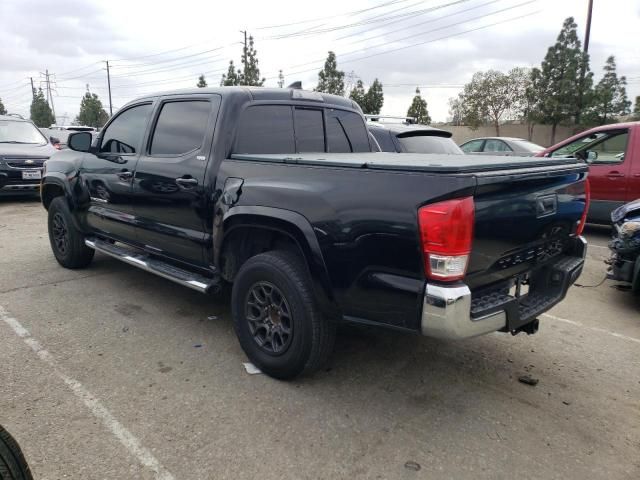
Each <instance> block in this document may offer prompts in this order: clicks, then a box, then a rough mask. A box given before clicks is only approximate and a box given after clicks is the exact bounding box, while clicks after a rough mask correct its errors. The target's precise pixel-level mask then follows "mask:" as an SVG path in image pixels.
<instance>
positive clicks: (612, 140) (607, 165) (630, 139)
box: [538, 122, 640, 225]
mask: <svg viewBox="0 0 640 480" xmlns="http://www.w3.org/2000/svg"><path fill="white" fill-rule="evenodd" d="M538 156H541V157H552V158H558V157H570V156H574V157H577V158H580V159H582V160H584V161H586V162H588V163H589V184H590V187H591V198H592V201H591V206H590V207H589V215H588V217H587V218H588V221H589V222H593V223H600V224H605V225H608V224H611V213H612V212H613V210H615V209H616V208H618V207H620V206H622V205H624V204H625V203H627V202H631V201H633V200H635V199H637V198H640V122H628V123H614V124H611V125H602V126H600V127H596V128H592V129H591V130H587V131H585V132H582V133H579V134H577V135H574V136H573V137H571V138H568V139H566V140H563V141H562V142H560V143H557V144H556V145H553V146H552V147H549V148H546V149H545V150H543V151H542V152H540V153H538Z"/></svg>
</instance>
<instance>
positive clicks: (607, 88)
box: [589, 55, 631, 125]
mask: <svg viewBox="0 0 640 480" xmlns="http://www.w3.org/2000/svg"><path fill="white" fill-rule="evenodd" d="M626 86H627V79H626V78H625V77H624V76H622V77H620V78H618V75H617V73H616V59H615V58H614V57H613V55H611V56H610V57H609V58H607V62H606V63H605V65H604V76H603V77H602V79H601V80H600V81H599V82H598V84H597V85H596V87H595V89H594V92H593V102H592V105H591V111H590V115H589V117H590V118H591V119H592V120H593V122H594V123H597V124H598V125H604V124H605V123H608V122H611V121H613V120H614V117H619V116H622V115H627V114H628V113H629V112H630V108H631V102H630V101H629V100H627V89H626Z"/></svg>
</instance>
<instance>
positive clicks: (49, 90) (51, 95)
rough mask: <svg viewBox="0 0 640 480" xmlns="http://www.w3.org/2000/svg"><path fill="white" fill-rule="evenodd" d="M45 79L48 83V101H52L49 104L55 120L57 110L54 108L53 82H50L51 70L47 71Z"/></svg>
mask: <svg viewBox="0 0 640 480" xmlns="http://www.w3.org/2000/svg"><path fill="white" fill-rule="evenodd" d="M45 78H46V81H47V100H49V99H50V101H49V103H50V104H51V113H53V118H54V119H55V118H56V110H55V108H54V107H53V94H52V93H51V81H50V80H49V70H45Z"/></svg>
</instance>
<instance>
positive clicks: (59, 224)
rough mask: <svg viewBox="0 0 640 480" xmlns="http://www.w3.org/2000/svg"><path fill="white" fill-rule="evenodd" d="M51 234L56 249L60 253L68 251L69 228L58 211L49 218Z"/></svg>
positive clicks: (63, 253)
mask: <svg viewBox="0 0 640 480" xmlns="http://www.w3.org/2000/svg"><path fill="white" fill-rule="evenodd" d="M51 223H52V232H51V233H52V235H53V241H54V244H55V247H56V249H57V250H58V252H60V254H61V255H66V254H67V252H68V251H69V228H68V226H67V222H66V220H65V219H64V217H63V216H62V214H60V213H59V212H56V213H55V214H54V215H53V218H52V219H51Z"/></svg>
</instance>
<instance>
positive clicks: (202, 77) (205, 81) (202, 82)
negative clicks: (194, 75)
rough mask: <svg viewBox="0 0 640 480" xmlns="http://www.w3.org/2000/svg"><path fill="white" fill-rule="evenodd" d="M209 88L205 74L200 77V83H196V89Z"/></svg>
mask: <svg viewBox="0 0 640 480" xmlns="http://www.w3.org/2000/svg"><path fill="white" fill-rule="evenodd" d="M206 86H207V80H206V79H205V78H204V73H203V74H202V75H200V76H199V77H198V83H196V87H198V88H205V87H206Z"/></svg>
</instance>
